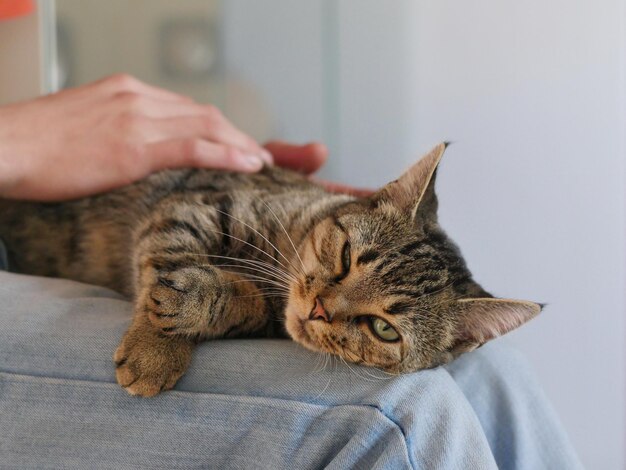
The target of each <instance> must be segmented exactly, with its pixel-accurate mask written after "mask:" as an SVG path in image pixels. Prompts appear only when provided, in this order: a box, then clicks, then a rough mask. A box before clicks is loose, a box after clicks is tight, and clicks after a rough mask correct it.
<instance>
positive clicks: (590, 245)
mask: <svg viewBox="0 0 626 470" xmlns="http://www.w3.org/2000/svg"><path fill="white" fill-rule="evenodd" d="M625 20H626V13H625V9H624V5H623V2H621V1H619V0H602V1H598V2H580V1H575V2H572V1H571V0H567V1H565V0H552V1H550V2H545V1H543V0H528V1H525V2H496V1H486V0H468V1H464V2H458V1H452V0H439V1H437V2H432V1H425V0H424V1H417V0H416V1H411V0H393V1H388V2H385V3H384V5H383V3H382V2H379V1H376V0H341V1H339V0H315V1H313V0H310V1H299V2H293V1H290V0H264V1H263V2H250V1H245V0H223V1H218V0H183V1H177V2H172V1H168V0H134V1H132V2H128V1H124V0H108V1H107V2H102V1H97V0H57V1H56V2H53V1H48V0H44V1H40V2H39V4H38V8H36V12H35V13H33V14H30V15H26V16H23V17H20V18H16V19H14V20H12V21H10V22H6V21H5V22H2V23H0V102H9V101H15V100H17V99H22V98H27V97H29V96H35V95H37V94H38V93H40V92H49V91H54V90H56V89H59V88H63V87H69V86H74V85H79V84H82V83H86V82H89V81H92V80H95V79H98V78H101V77H103V76H105V75H109V74H111V73H115V72H126V73H130V74H133V75H135V76H137V77H138V78H140V79H142V80H144V81H147V82H149V83H152V84H155V85H159V86H162V87H165V88H169V89H172V90H174V91H177V92H180V93H184V94H187V95H190V96H192V97H193V98H195V99H196V100H198V101H200V102H211V103H214V104H216V105H217V106H219V107H220V108H222V109H223V111H224V113H225V114H226V115H227V116H228V117H230V118H231V119H232V120H233V121H234V122H235V123H236V124H237V125H238V126H240V127H241V128H243V129H244V130H246V131H247V132H249V133H250V134H252V135H254V136H255V137H256V138H258V139H259V140H261V141H263V140H267V139H269V138H272V137H279V138H284V139H287V140H294V141H310V140H320V141H322V142H325V143H326V144H327V145H328V146H329V148H330V150H331V158H330V161H329V163H328V165H327V167H326V168H325V169H324V170H323V172H324V173H325V176H326V177H330V178H333V179H335V180H339V181H344V182H349V183H351V184H355V185H360V186H373V187H374V186H378V185H381V184H383V183H385V182H386V181H388V180H392V179H395V178H396V177H397V176H398V175H399V174H400V172H401V171H402V170H403V169H404V168H406V167H407V166H408V165H409V164H410V163H411V162H413V161H414V160H416V159H417V158H418V156H419V155H420V154H421V153H423V152H424V151H426V150H428V149H429V148H430V147H432V146H433V145H434V144H436V143H437V142H440V141H442V140H451V141H453V142H454V145H452V146H451V147H450V148H449V149H448V152H447V154H446V157H445V159H444V161H443V163H442V166H441V169H440V172H439V177H438V178H439V179H438V192H439V195H440V200H441V209H440V214H441V221H442V225H443V226H444V227H445V228H446V229H447V230H448V232H449V233H450V235H451V236H452V238H454V239H455V240H456V241H457V242H458V243H459V245H460V246H461V248H462V250H463V252H464V254H465V256H466V258H467V260H468V262H469V265H470V267H471V268H472V270H473V272H474V273H475V277H476V278H477V280H478V281H479V282H481V283H482V284H483V285H484V286H485V287H486V288H487V290H489V291H491V292H493V293H494V294H496V295H499V296H505V297H506V296H508V297H516V298H527V299H531V300H536V301H540V302H546V303H547V304H548V307H547V308H546V309H545V311H544V313H543V314H542V315H541V316H540V318H538V319H536V320H533V321H532V322H531V323H530V324H528V325H526V326H525V327H524V328H522V329H521V330H519V331H517V332H515V333H513V334H511V335H509V336H507V337H506V338H503V339H501V340H499V341H505V342H508V343H510V344H512V345H513V346H514V347H517V348H518V349H521V350H522V351H524V353H525V354H526V356H527V357H528V358H529V360H530V361H531V362H532V363H533V365H534V367H535V369H536V371H537V373H538V375H539V377H540V380H541V382H542V383H543V385H544V387H545V391H546V393H547V395H548V396H549V398H550V400H551V401H552V403H553V404H554V407H555V408H556V410H557V413H558V414H559V416H560V417H561V419H562V422H563V424H564V426H565V428H566V429H567V431H568V433H569V435H570V437H571V439H572V441H573V443H574V446H575V447H576V449H577V450H578V452H579V454H580V456H581V458H582V460H583V462H584V464H585V466H586V467H588V468H594V469H600V468H601V469H622V468H624V463H625V461H624V443H625V442H626V436H625V429H624V423H625V417H626V410H625V407H624V396H625V380H626V379H625V370H626V361H625V341H624V340H625V337H626V327H625V324H624V316H625V313H626V312H625V306H626V305H625V297H624V287H625V285H626V282H625V281H626V279H625V274H624V273H625V267H626V256H625V251H624V244H625V237H624V235H625V233H624V216H625V215H626V210H625V205H624V196H625V187H626V186H625V181H626V179H625V176H626V172H625V165H624V150H625V144H626V140H625V137H626V133H625V124H626V120H625V114H626V95H625V89H626V87H625V85H626V82H625V76H624V70H625V69H624V62H625V58H626V35H625Z"/></svg>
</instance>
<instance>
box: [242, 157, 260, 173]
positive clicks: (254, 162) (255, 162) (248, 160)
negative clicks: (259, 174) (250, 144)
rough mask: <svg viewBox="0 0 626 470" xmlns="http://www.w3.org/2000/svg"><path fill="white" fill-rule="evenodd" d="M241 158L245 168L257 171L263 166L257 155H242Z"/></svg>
mask: <svg viewBox="0 0 626 470" xmlns="http://www.w3.org/2000/svg"><path fill="white" fill-rule="evenodd" d="M241 160H242V163H243V166H244V167H245V169H246V170H250V171H259V170H260V169H261V168H262V167H263V160H261V158H260V157H259V156H258V155H242V159H241Z"/></svg>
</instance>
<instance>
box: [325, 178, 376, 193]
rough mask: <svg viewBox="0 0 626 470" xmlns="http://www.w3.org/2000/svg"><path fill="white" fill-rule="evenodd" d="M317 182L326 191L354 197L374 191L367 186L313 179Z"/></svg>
mask: <svg viewBox="0 0 626 470" xmlns="http://www.w3.org/2000/svg"><path fill="white" fill-rule="evenodd" d="M313 181H315V182H316V183H317V184H319V185H321V186H323V187H324V188H325V189H326V190H327V191H330V192H331V193H341V194H349V195H350V196H356V197H368V196H371V195H372V194H374V193H375V192H376V191H374V190H373V189H368V188H355V187H353V186H348V185H345V184H339V183H334V182H332V181H325V180H318V179H313Z"/></svg>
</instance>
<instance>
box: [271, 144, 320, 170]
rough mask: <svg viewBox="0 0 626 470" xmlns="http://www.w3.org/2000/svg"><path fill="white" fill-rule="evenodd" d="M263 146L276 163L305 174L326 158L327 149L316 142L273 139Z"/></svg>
mask: <svg viewBox="0 0 626 470" xmlns="http://www.w3.org/2000/svg"><path fill="white" fill-rule="evenodd" d="M264 147H265V148H266V149H267V150H268V151H269V152H270V153H271V154H272V156H273V157H274V163H275V164H276V165H279V166H283V167H286V168H291V169H292V170H296V171H300V172H302V173H307V174H310V173H314V172H315V171H317V170H318V169H319V168H320V167H321V166H322V165H323V164H324V163H325V162H326V159H327V158H328V149H327V148H326V146H325V145H323V144H321V143H318V142H312V143H308V144H304V145H296V144H291V143H288V142H284V141H281V140H274V141H271V142H267V143H266V144H265V145H264Z"/></svg>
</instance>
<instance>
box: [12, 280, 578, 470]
mask: <svg viewBox="0 0 626 470" xmlns="http://www.w3.org/2000/svg"><path fill="white" fill-rule="evenodd" d="M130 315H131V306H130V304H129V303H128V302H127V301H126V300H124V299H123V298H122V297H120V296H119V295H117V294H115V293H113V292H111V291H109V290H106V289H103V288H100V287H94V286H88V285H84V284H80V283H76V282H71V281H66V280H57V279H45V278H38V277H31V276H21V275H15V274H9V273H2V272H0V467H2V468H4V467H24V468H49V467H54V468H59V467H64V468H146V467H150V468H153V467H159V468H190V467H194V468H221V469H226V468H267V469H270V468H272V469H276V468H324V467H328V468H337V469H345V468H389V469H402V468H427V469H473V468H476V469H489V468H497V466H498V467H500V468H505V469H506V468H527V469H533V470H534V469H542V468H546V469H554V468H568V469H570V468H580V464H579V463H578V460H577V457H576V455H575V452H574V451H573V450H572V448H571V446H570V444H569V443H568V441H567V438H566V436H565V434H564V433H563V430H562V429H561V427H560V425H559V423H558V420H557V419H556V417H555V415H554V413H553V412H552V410H551V408H550V406H549V405H548V403H547V402H546V400H545V397H544V396H543V395H542V393H541V390H540V388H539V387H538V386H537V384H536V382H535V381H534V379H533V377H532V374H531V373H530V371H529V370H528V367H527V366H526V364H525V363H524V361H523V360H522V359H521V358H520V357H519V356H518V355H517V354H516V353H512V352H510V351H508V350H507V349H506V348H503V347H501V346H498V345H493V346H487V347H485V348H482V349H481V350H479V351H476V352H475V353H472V354H468V355H466V356H465V357H463V358H462V359H461V360H459V361H457V362H455V363H454V364H452V365H451V366H450V367H449V368H438V369H435V370H428V371H423V372H419V373H415V374H408V375H404V376H400V377H390V376H388V375H386V374H383V373H381V372H379V371H376V370H373V369H368V368H362V367H356V366H346V365H344V364H341V363H338V362H336V361H334V360H333V361H330V362H328V363H327V364H323V362H322V361H321V360H320V357H319V356H317V355H315V354H314V353H311V352H309V351H306V350H304V349H303V348H301V347H299V346H298V345H296V344H294V343H292V342H291V341H287V340H230V341H212V342H207V343H203V344H202V345H200V346H199V348H198V349H197V351H196V354H195V356H194V360H193V363H192V365H191V367H190V369H189V371H188V373H187V374H186V375H185V376H184V377H183V379H182V380H181V381H180V382H179V383H178V384H177V386H176V390H175V391H170V392H165V393H163V394H161V395H159V396H157V397H155V398H152V399H142V398H137V397H131V396H128V395H127V394H126V392H124V391H123V390H122V389H121V388H119V386H118V385H117V384H115V380H114V370H113V364H112V360H111V356H112V354H113V351H114V349H115V347H116V346H117V343H118V341H119V339H120V337H121V335H122V333H123V332H124V330H125V328H126V327H127V325H128V323H129V320H130ZM324 365H325V367H323V366H324Z"/></svg>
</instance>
